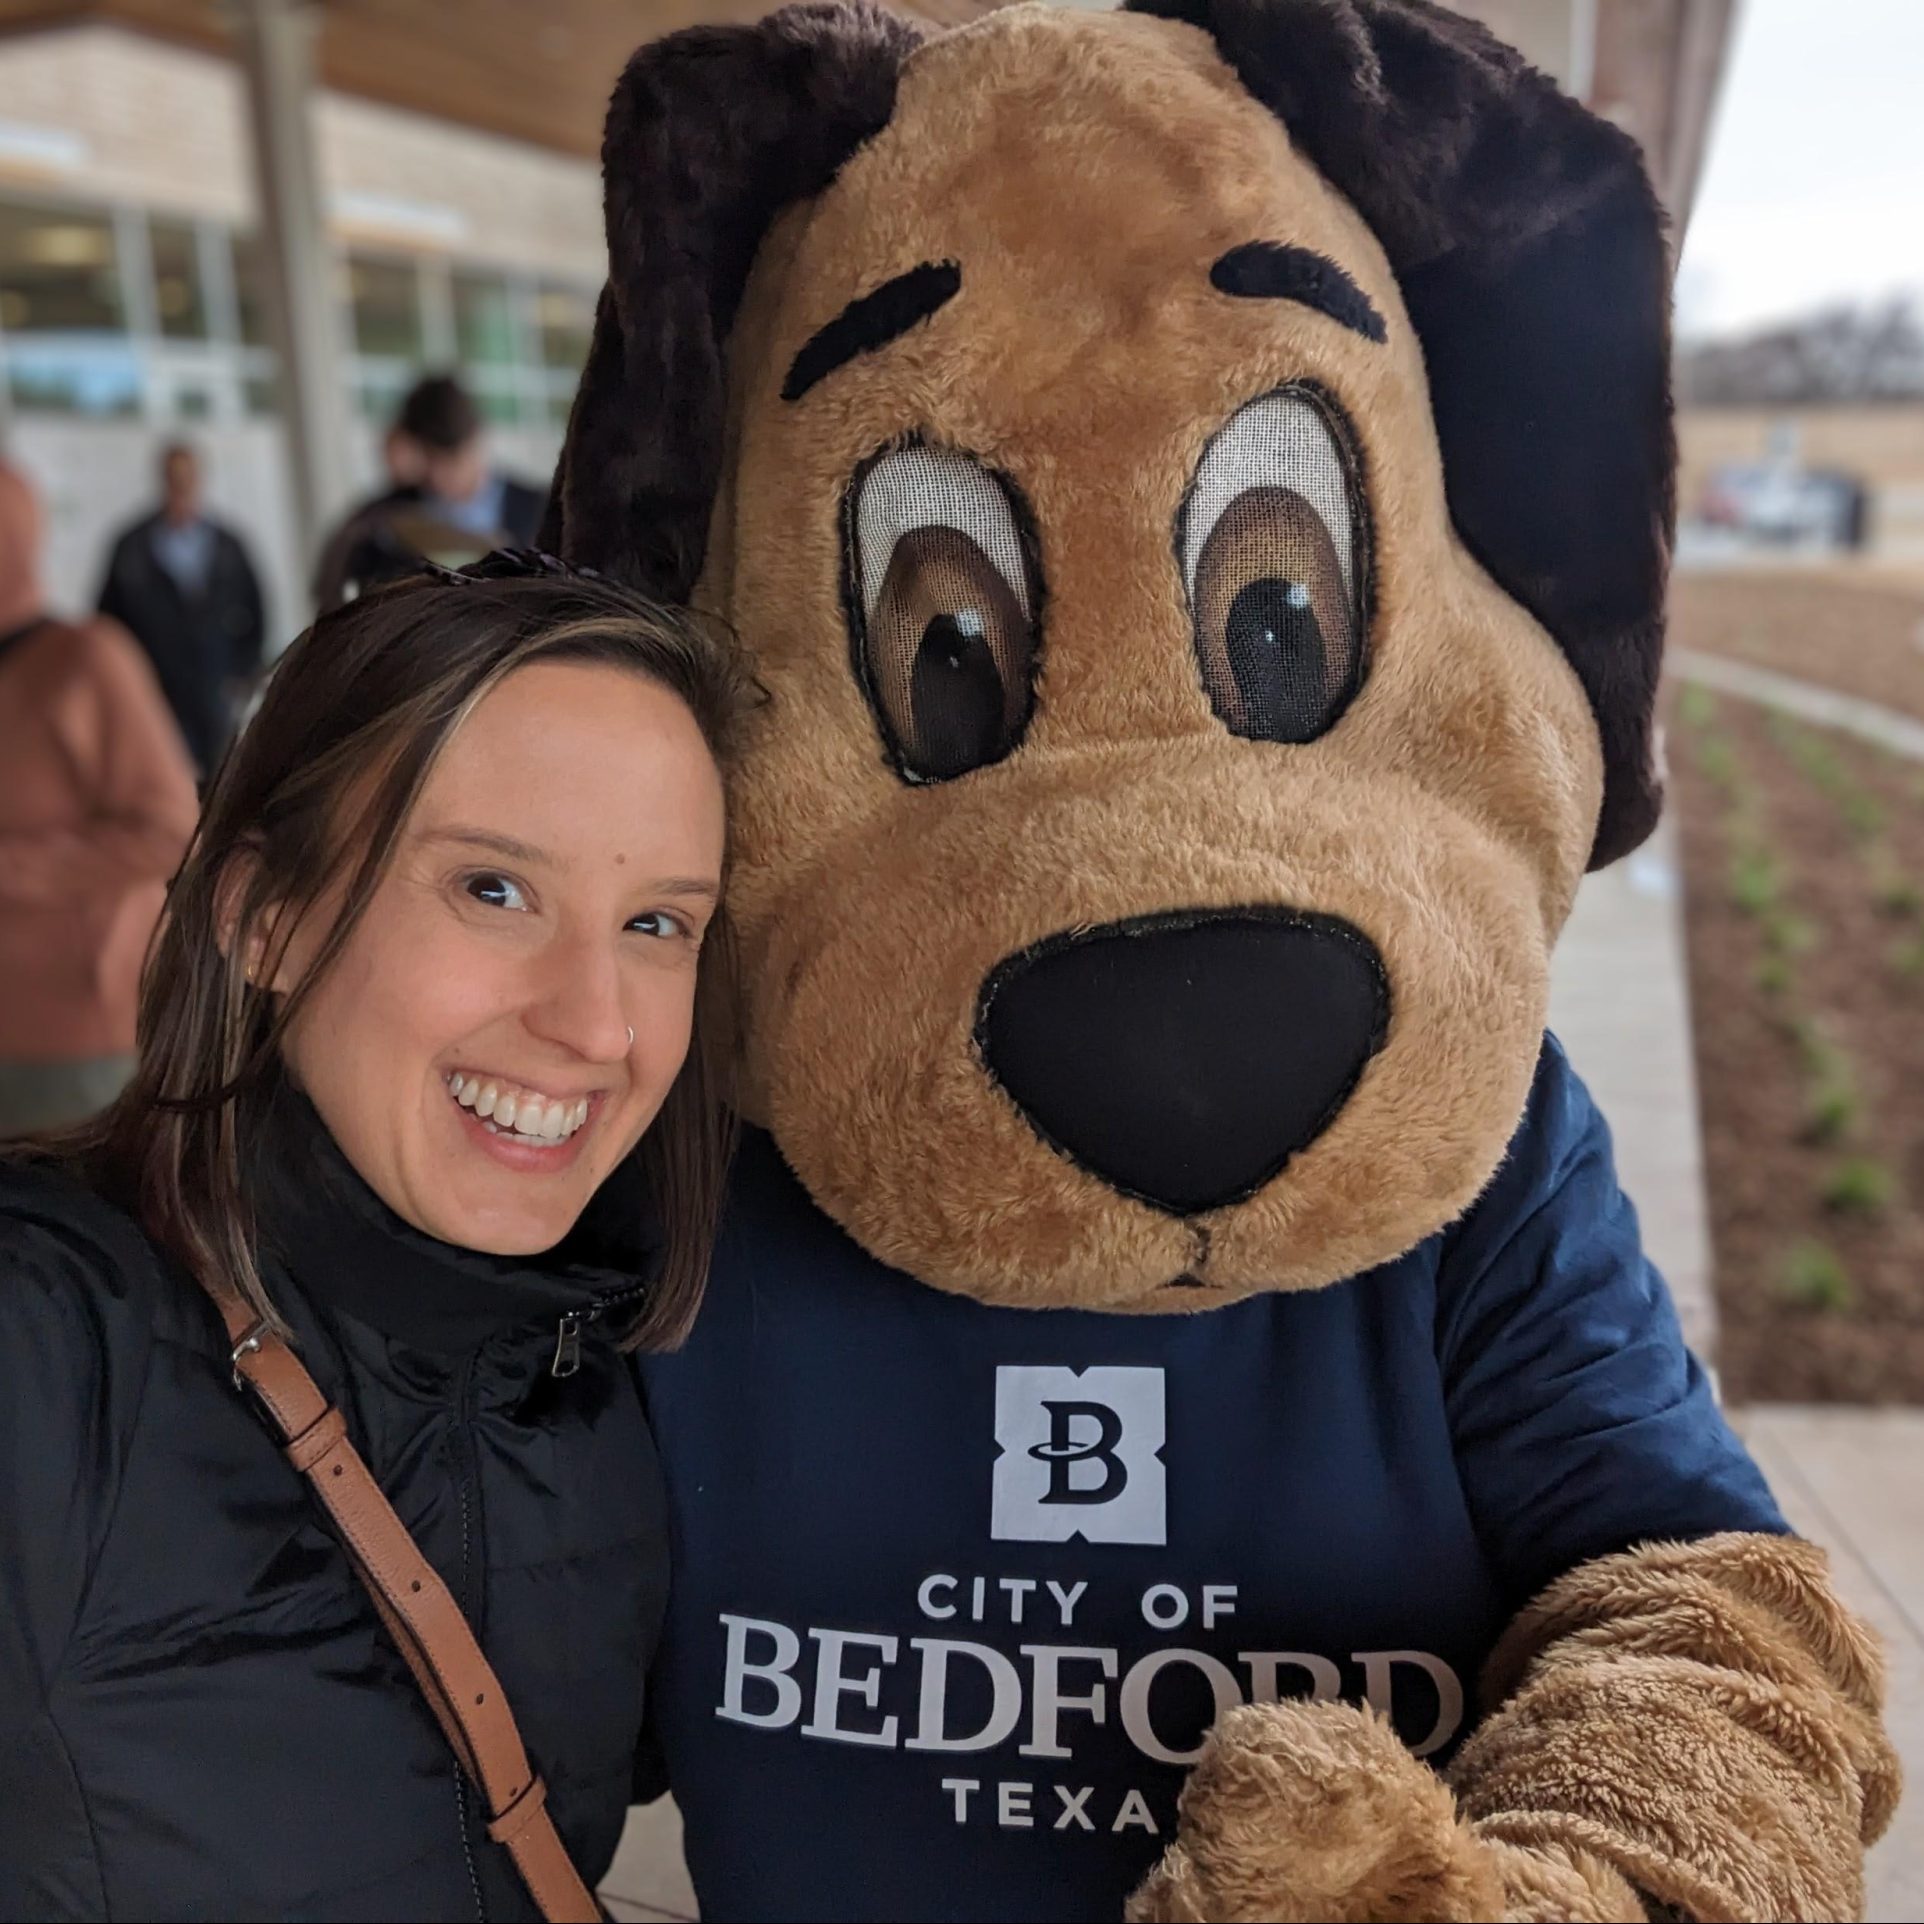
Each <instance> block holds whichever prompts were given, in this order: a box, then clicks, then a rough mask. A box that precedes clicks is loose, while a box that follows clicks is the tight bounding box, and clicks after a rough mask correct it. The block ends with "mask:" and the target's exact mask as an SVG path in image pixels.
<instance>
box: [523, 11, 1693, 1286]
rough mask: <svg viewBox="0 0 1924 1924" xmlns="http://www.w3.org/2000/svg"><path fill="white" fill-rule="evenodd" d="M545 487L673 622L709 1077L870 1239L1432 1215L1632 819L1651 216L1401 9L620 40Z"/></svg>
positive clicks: (1664, 425) (977, 1280)
mask: <svg viewBox="0 0 1924 1924" xmlns="http://www.w3.org/2000/svg"><path fill="white" fill-rule="evenodd" d="M605 166H606V178H607V209H608V239H609V252H610V278H609V283H608V287H607V290H606V292H605V294H604V296H603V298H602V302H601V306H600V312H599V317H598V320H597V324H596V330H595V340H594V347H593V351H592V355H591V358H590V362H589V366H588V370H587V373H586V376H585V378H584V381H583V385H582V389H581V392H580V396H579V398H578V400H577V402H576V406H575V412H574V417H573V420H572V423H571V425H570V429H569V436H568V444H567V447H566V450H565V452H564V454H563V457H562V467H561V473H560V477H559V486H558V490H557V503H558V513H559V515H560V517H561V529H560V540H561V543H562V546H563V550H564V552H565V553H566V554H567V555H568V556H569V558H570V559H571V560H575V561H578V562H582V563H587V564H591V565H593V566H596V567H599V568H602V569H605V570H607V571H609V572H612V573H615V574H618V575H621V576H623V577H625V578H627V579H628V580H631V581H634V582H637V583H639V584H641V585H643V586H645V587H648V588H650V589H652V590H654V591H655V592H656V593H658V594H662V595H665V596H669V597H674V598H687V599H691V600H693V601H694V602H695V603H696V604H697V605H699V606H703V607H706V608H708V609H711V610H713V611H715V612H716V613H718V614H720V615H721V616H723V617H725V618H726V619H727V620H728V621H729V622H731V623H732V624H733V626H734V627H735V628H736V630H737V631H738V632H739V634H740V635H741V637H742V639H743V641H744V642H745V643H746V644H747V646H748V647H749V649H750V650H751V652H752V654H753V656H754V659H755V661H756V663H757V665H758V669H759V673H760V676H761V679H762V681H763V683H764V684H765V686H766V688H767V690H768V695H769V700H768V702H767V704H766V707H765V709H764V711H763V712H762V715H761V717H760V723H759V734H758V737H757V738H756V739H755V741H754V742H753V745H752V747H751V751H750V754H749V758H748V762H747V766H746V768H745V769H744V771H743V773H742V775H741V777H740V780H739V782H738V784H737V787H736V791H735V794H734V798H733V803H734V834H735V844H736V846H735V864H736V865H735V870H734V876H735V879H734V882H733V884H732V887H733V895H732V898H731V899H732V902H733V905H734V910H735V914H736V917H737V921H738V926H739V928H740V930H741V932H742V936H743V941H744V955H745V968H746V988H745V993H746V1004H747V1016H748V1030H747V1032H748V1050H749V1079H750V1089H751V1100H750V1111H751V1114H753V1115H754V1116H755V1118H756V1119H757V1120H758V1121H761V1122H763V1123H765V1124H766V1125H767V1126H768V1127H769V1128H770V1129H771V1130H772V1131H773V1133H774V1136H775V1138H776V1141H777V1143H778V1144H779V1146H780V1148H781V1150H782V1152H783V1154H784V1155H785V1156H786V1157H787V1159H788V1161H789V1163H790V1164H791V1165H792V1167H793V1168H794V1169H795V1171H796V1173H797V1174H798V1175H799V1176H800V1178H801V1180H802V1181H803V1182H804V1184H805V1185H806V1186H807V1188H808V1190H809V1191H810V1193H811V1194H812V1195H813V1196H814V1198H815V1200H816V1201H817V1202H818V1203H819V1204H820V1206H821V1207H822V1208H823V1209H824V1210H826V1211H827V1212H828V1213H829V1214H830V1215H831V1216H833V1217H834V1218H835V1219H836V1220H837V1221H839V1222H840V1223H841V1224H842V1225H843V1227H844V1228H846V1229H847V1230H848V1232H849V1233H850V1234H851V1235H852V1236H854V1237H855V1238H856V1240H857V1241H859V1242H860V1243H862V1244H863V1245H865V1246H866V1247H867V1248H868V1249H869V1250H870V1251H871V1252H872V1253H873V1254H875V1255H876V1256H878V1257H880V1258H882V1259H883V1260H885V1261H887V1262H890V1263H893V1264H895V1265H897V1266H899V1267H901V1268H903V1269H905V1270H907V1271H909V1272H910V1273H912V1274H913V1275H915V1276H917V1277H919V1278H920V1279H922V1280H923V1281H924V1282H926V1283H929V1284H932V1285H934V1286H936V1287H939V1288H942V1289H948V1290H957V1291H963V1292H966V1293H968V1294H970V1295H973V1296H975V1297H978V1298H980V1299H982V1300H984V1301H988V1302H996V1303H1006V1304H1030V1305H1038V1306H1041V1305H1053V1306H1078V1307H1083V1308H1091V1309H1105V1310H1139V1311H1168V1310H1178V1309H1199V1308H1207V1307H1210V1306H1213V1305H1215V1304H1218V1303H1222V1302H1225V1301H1230V1300H1234V1299H1235V1298H1237V1297H1240V1296H1244V1295H1248V1294H1250V1293H1251V1292H1253V1291H1257V1290H1265V1289H1298V1288H1305V1287H1310V1286H1314V1285H1317V1284H1322V1283H1326V1282H1329V1281H1332V1280H1334V1279H1336V1278H1339V1277H1343V1276H1347V1275H1351V1274H1353V1273H1355V1272H1357V1271H1359V1270H1362V1269H1365V1268H1368V1267H1369V1266H1371V1265H1373V1264H1375V1263H1378V1262H1382V1261H1386V1260H1388V1259H1390V1258H1392V1257H1394V1256H1396V1255H1398V1254H1400V1253H1402V1252H1403V1251H1405V1250H1407V1249H1408V1248H1410V1247H1411V1246H1413V1245H1414V1244H1415V1243H1416V1242H1418V1241H1420V1240H1422V1239H1423V1238H1424V1237H1425V1236H1428V1235H1430V1234H1432V1233H1433V1232H1434V1231H1436V1230H1437V1229H1439V1228H1441V1227H1442V1226H1443V1225H1444V1224H1446V1223H1448V1222H1450V1221H1451V1220H1453V1219H1454V1218H1455V1217H1456V1216H1457V1215H1459V1214H1460V1213H1461V1212H1462V1211H1463V1210H1464V1209H1465V1208H1466V1207H1467V1206H1468V1205H1469V1204H1470V1203H1471V1202H1472V1201H1473V1200H1474V1199H1475V1197H1476V1196H1477V1194H1478V1192H1479V1191H1480V1190H1481V1188H1482V1187H1483V1185H1484V1184H1485V1183H1486V1182H1487V1181H1488V1179H1489V1177H1490V1175H1491V1173H1492V1172H1493V1170H1494V1169H1495V1167H1496V1165H1497V1163H1498V1161H1499V1160H1500V1158H1501V1156H1502V1153H1503V1149H1504V1146H1505V1144H1506V1142H1507V1140H1508V1138H1509V1136H1510V1134H1511V1132H1512V1131H1513V1130H1514V1128H1515V1126H1516V1123H1517V1120H1518V1117H1519V1115H1520V1113H1521V1110H1522V1107H1523V1102H1524V1098H1525V1095H1526V1093H1527V1090H1528V1086H1529V1083H1530V1079H1531V1075H1532V1072H1533V1069H1534V1066H1535V1062H1536V1058H1537V1053H1538V1047H1539V1042H1540V1038H1541V1032H1542V1027H1543V1022H1544V1015H1545V1006H1546V1000H1547V981H1548V968H1549V955H1550V950H1551V946H1552V944H1553V942H1554V940H1555V938H1556V935H1557V933H1558V930H1559V928H1560V927H1561V925H1562V923H1563V920H1564V918H1565V916H1566V914H1567V912H1568V910H1569V907H1570V903H1571V898H1572V895H1573V893H1574V891H1575V889H1576V886H1577V883H1578V880H1579V879H1580V877H1581V876H1582V874H1583V872H1584V869H1585V867H1586V866H1595V865H1597V864H1599V863H1602V862H1606V861H1609V860H1610V859H1612V858H1613V857H1615V856H1617V855H1620V854H1622V853H1623V852H1624V851H1625V850H1627V849H1629V848H1631V847H1633V846H1634V845H1635V844H1636V843H1637V842H1638V841H1639V840H1640V839H1641V838H1642V837H1643V836H1644V835H1645V834H1646V833H1647V832H1648V831H1649V829H1650V826H1651V824H1652V822H1653V820H1654V819H1655V815H1656V811H1657V807H1658V801H1659V791H1658V785H1657V780H1656V776H1655V773H1654V769H1653V757H1652V741H1651V711H1652V704H1653V697H1654V690H1655V683H1656V676H1657V665H1658V655H1659V650H1660V646H1661V637H1662V602H1663V590H1664V576H1665V568H1666V561H1667V554H1668V543H1669V532H1670V525H1671V518H1672V508H1671V485H1672V469H1673V459H1674V455H1673V445H1672V437H1671V427H1670V418H1669V403H1668V393H1667V360H1668V341H1667V331H1666V321H1665V314H1666V306H1667V283H1668V263H1667V257H1666V252H1665V247H1664V243H1663V237H1662V230H1661V219H1660V216H1659V212H1658V209H1657V206H1656V204H1655V201H1654V199H1653V197H1652V194H1651V191H1650V188H1649V185H1648V183H1647V181H1646V178H1645V176H1644V173H1643V169H1642V166H1641V163H1640V160H1639V157H1638V154H1637V151H1636V149H1635V147H1634V145H1633V144H1632V143H1631V142H1630V141H1629V140H1628V139H1627V138H1626V137H1625V136H1624V135H1622V134H1621V133H1619V132H1618V131H1617V130H1616V129H1614V128H1612V127H1610V126H1609V125H1607V124H1605V123H1604V122H1602V121H1600V120H1598V119H1596V118H1595V117H1593V116H1592V115H1590V114H1588V113H1587V112H1585V111H1584V110H1583V109H1582V108H1580V107H1578V106H1577V105H1576V104H1575V103H1573V102H1572V101H1570V100H1569V99H1567V98H1565V97H1564V96H1563V95H1561V94H1560V93H1558V92H1557V90H1556V89H1555V87H1554V86H1552V85H1551V83H1550V82H1548V81H1547V80H1545V79H1544V78H1543V77H1542V76H1540V75H1538V74H1537V73H1535V72H1533V71H1532V70H1531V69H1529V68H1528V67H1527V66H1525V65H1524V64H1523V63H1522V61H1521V60H1520V59H1519V58H1518V57H1517V56H1516V55H1514V54H1513V53H1511V52H1510V51H1508V50H1507V49H1505V48H1504V47H1502V46H1501V45H1499V44H1498V43H1497V42H1496V41H1494V40H1492V39H1491V38H1490V37H1489V36H1488V35H1487V34H1486V33H1485V32H1484V31H1483V30H1482V29H1481V28H1478V27H1476V26H1473V25H1471V24H1470V23H1468V22H1466V21H1463V20H1461V19H1459V18H1457V17H1455V16H1454V15H1451V14H1448V13H1445V12H1443V11H1442V10H1440V9H1438V8H1436V7H1432V6H1429V5H1426V4H1421V0H1153V4H1152V5H1151V6H1150V7H1149V8H1148V10H1145V11H1126V12H1122V13H1107V14H1105V13H1094V14H1091V13H1080V12H1067V11H1053V10H1050V9H1048V8H1044V7H1037V6H1019V7H1013V8H1010V9H1009V10H1007V11H1004V12H998V13H994V14H991V15H990V16H988V17H987V18H986V19H984V20H982V21H980V22H978V23H977V24H975V25H972V26H969V27H967V28H964V29H961V30H958V31H955V32H951V33H945V34H940V35H936V36H934V37H931V38H926V39H924V38H921V37H920V36H919V35H918V33H917V31H916V30H915V29H914V28H912V27H911V26H909V25H908V24H906V23H905V22H904V21H902V20H901V19H899V18H896V17H894V16H892V15H889V14H886V13H883V12H879V11H874V10H870V9H867V8H864V7H859V6H850V7H841V6H813V5H811V6H797V7H790V8H787V9H785V10H784V11H782V12H779V13H776V14H773V15H771V16H770V17H769V18H767V19H765V20H763V21H762V22H761V23H760V24H759V25H756V26H752V27H738V28H704V29H697V30H694V31H690V32H687V33H683V34H678V35H676V36H673V37H672V38H669V39H667V40H664V41H661V42H659V43H657V44H655V45H653V46H650V47H647V48H644V49H643V50H642V52H641V53H640V54H638V55H637V56H636V58H635V60H634V61H633V62H632V63H631V65H630V66H629V68H628V70H627V72H626V73H625V74H624V75H623V77H622V79H621V82H620V85H619V87H618V89H617V91H616V94H615V97H614V102H613V106H612V109H611V112H610V116H609V121H608V132H607V144H606V150H605Z"/></svg>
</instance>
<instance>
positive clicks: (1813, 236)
mask: <svg viewBox="0 0 1924 1924" xmlns="http://www.w3.org/2000/svg"><path fill="white" fill-rule="evenodd" d="M1740 8H1741V11H1740V18H1739V23H1738V28H1737V41H1736V46H1735V48H1734V50H1733V53H1732V56H1731V59H1730V63H1729V65H1728V67H1727V68H1726V70H1725V76H1724V91H1723V98H1722V102H1721V104H1720V106H1719V109H1718V112H1717V117H1716V119H1715V121H1714V122H1713V123H1712V126H1711V131H1710V152H1709V156H1708V160H1707V162H1706V165H1705V169H1704V177H1703V182H1702V185H1701V187H1700V189H1699V191H1698V196H1697V206H1696V211H1695V212H1694V213H1693V214H1692V216H1691V220H1690V229H1689V233H1688V235H1687V236H1686V238H1685V243H1684V252H1683V260H1682V265H1681V271H1680V274H1679V278H1678V285H1677V298H1678V324H1679V327H1680V329H1681V330H1682V331H1683V332H1685V333H1688V334H1693V335H1702V334H1705V333H1719V334H1721V333H1729V332H1732V331H1733V330H1743V329H1747V328H1750V327H1752V326H1755V325H1757V324H1759V323H1761V322H1766V321H1772V320H1778V319H1781V318H1783V317H1785V316H1787V315H1792V314H1801V313H1806V312H1808V311H1809V310H1810V309H1812V308H1814V307H1818V306H1822V305H1825V304H1835V303H1836V302H1838V301H1839V300H1843V299H1849V298H1853V297H1875V296H1878V295H1881V294H1886V293H1889V292H1891V291H1893V290H1895V289H1898V288H1910V289H1913V290H1915V291H1917V292H1918V293H1919V295H1920V296H1924V0H1821V3H1820V0H1740Z"/></svg>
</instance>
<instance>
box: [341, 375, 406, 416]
mask: <svg viewBox="0 0 1924 1924" xmlns="http://www.w3.org/2000/svg"><path fill="white" fill-rule="evenodd" d="M408 386H409V382H408V377H407V375H406V374H405V373H400V374H395V373H391V372H388V371H387V370H385V369H381V368H367V367H364V368H362V369H360V370H359V372H358V373H357V374H356V376H355V380H354V404H355V406H356V407H358V408H359V409H360V411H361V415H362V417H363V419H365V420H369V421H373V422H376V423H378V425H380V426H381V427H383V428H385V427H386V426H387V425H388V424H389V423H390V422H391V421H392V420H393V419H394V417H395V416H396V415H397V414H398V413H400V411H401V400H402V397H403V396H404V395H405V394H406V393H407V391H408Z"/></svg>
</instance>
